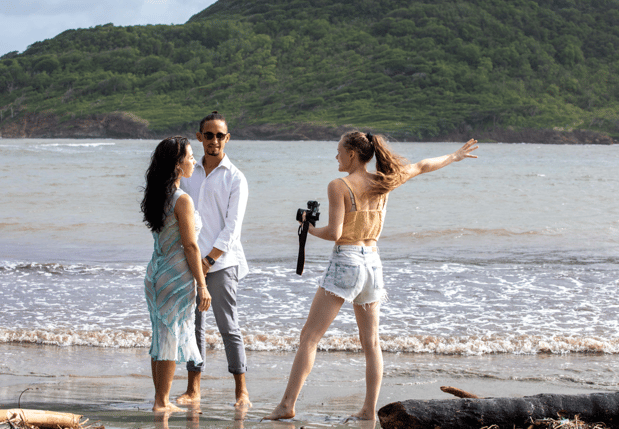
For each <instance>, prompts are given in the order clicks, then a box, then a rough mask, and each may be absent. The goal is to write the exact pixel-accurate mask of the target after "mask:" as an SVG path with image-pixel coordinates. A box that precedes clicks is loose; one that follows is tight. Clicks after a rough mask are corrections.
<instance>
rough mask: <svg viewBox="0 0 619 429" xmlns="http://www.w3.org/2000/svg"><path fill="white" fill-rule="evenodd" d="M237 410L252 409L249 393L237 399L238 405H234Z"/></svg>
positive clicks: (244, 393) (242, 394)
mask: <svg viewBox="0 0 619 429" xmlns="http://www.w3.org/2000/svg"><path fill="white" fill-rule="evenodd" d="M234 406H235V407H237V408H251V407H252V404H251V402H250V401H249V393H247V392H243V393H241V394H239V395H238V396H237V397H236V403H235V404H234Z"/></svg>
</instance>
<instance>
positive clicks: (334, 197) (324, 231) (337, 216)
mask: <svg viewBox="0 0 619 429" xmlns="http://www.w3.org/2000/svg"><path fill="white" fill-rule="evenodd" d="M345 186H346V185H344V182H342V181H341V180H339V179H335V180H332V181H331V183H329V187H328V188H327V193H328V194H329V224H328V225H327V226H323V227H322V228H316V227H314V226H312V224H310V226H309V230H308V231H307V232H309V233H310V234H312V235H314V236H316V237H318V238H322V239H323V240H329V241H337V240H338V239H339V238H340V237H341V236H342V228H343V225H344V213H345V206H344V192H345V190H344V187H345Z"/></svg>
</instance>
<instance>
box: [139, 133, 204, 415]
mask: <svg viewBox="0 0 619 429" xmlns="http://www.w3.org/2000/svg"><path fill="white" fill-rule="evenodd" d="M195 163H196V161H195V159H194V158H193V151H192V149H191V146H190V145H189V141H188V140H187V139H186V138H184V137H170V138H167V139H165V140H163V141H162V142H161V143H159V145H157V148H156V149H155V151H154V152H153V155H152V157H151V162H150V166H149V167H148V170H147V171H146V186H145V188H144V199H143V200H142V204H141V209H142V212H143V213H144V222H145V223H146V225H147V226H148V228H149V229H150V230H151V231H152V233H153V238H154V240H155V246H154V251H153V256H152V258H151V260H150V262H149V264H148V268H147V269H146V277H145V279H144V289H145V294H146V302H147V304H148V311H149V312H150V320H151V323H152V329H153V335H152V343H151V347H150V352H149V353H150V356H151V367H152V375H153V382H154V384H155V403H154V405H153V411H183V410H182V409H181V408H179V407H177V406H175V405H173V404H171V403H170V389H171V387H172V379H173V378H174V371H175V369H176V363H177V362H178V363H180V362H187V361H189V360H193V361H194V362H202V357H201V355H200V350H199V349H198V345H197V343H196V338H195V329H194V314H195V313H194V312H195V303H196V294H197V296H198V300H197V301H198V310H199V311H206V310H208V308H209V307H210V304H211V296H210V295H209V293H208V291H207V289H206V282H205V278H204V274H203V272H202V266H201V264H200V249H199V248H198V242H197V237H198V232H199V230H200V228H201V222H200V216H198V213H197V212H196V211H195V210H194V205H193V201H192V200H191V198H190V197H189V195H187V194H186V193H185V192H183V191H182V190H180V189H179V184H180V180H181V177H191V174H192V173H193V169H194V165H195ZM196 285H197V287H196Z"/></svg>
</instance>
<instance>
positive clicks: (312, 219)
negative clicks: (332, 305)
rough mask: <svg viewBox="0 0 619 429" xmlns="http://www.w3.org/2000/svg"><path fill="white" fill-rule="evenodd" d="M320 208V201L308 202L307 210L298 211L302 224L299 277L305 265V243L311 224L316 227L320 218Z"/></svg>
mask: <svg viewBox="0 0 619 429" xmlns="http://www.w3.org/2000/svg"><path fill="white" fill-rule="evenodd" d="M318 207H320V203H318V201H308V202H307V210H304V209H299V210H297V220H298V221H299V222H301V225H299V257H298V258H297V274H298V275H302V274H303V266H304V265H305V241H306V240H307V231H308V230H309V224H310V223H311V224H312V225H314V226H316V221H317V220H318V218H319V217H320V212H319V211H318ZM303 214H305V220H303Z"/></svg>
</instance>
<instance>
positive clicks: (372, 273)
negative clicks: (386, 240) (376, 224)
mask: <svg viewBox="0 0 619 429" xmlns="http://www.w3.org/2000/svg"><path fill="white" fill-rule="evenodd" d="M319 286H320V287H321V288H323V289H325V290H326V291H327V292H330V293H332V294H333V295H336V296H339V297H340V298H344V299H345V300H346V301H348V302H352V303H353V304H359V305H363V304H371V303H373V302H380V301H384V300H385V299H386V294H387V291H386V290H385V284H384V282H383V264H382V263H381V261H380V256H379V255H378V249H377V248H376V247H371V246H348V245H346V246H338V245H336V246H335V247H334V248H333V253H332V254H331V258H329V266H328V267H327V269H326V270H325V272H324V274H323V276H322V279H321V280H320V283H319Z"/></svg>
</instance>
